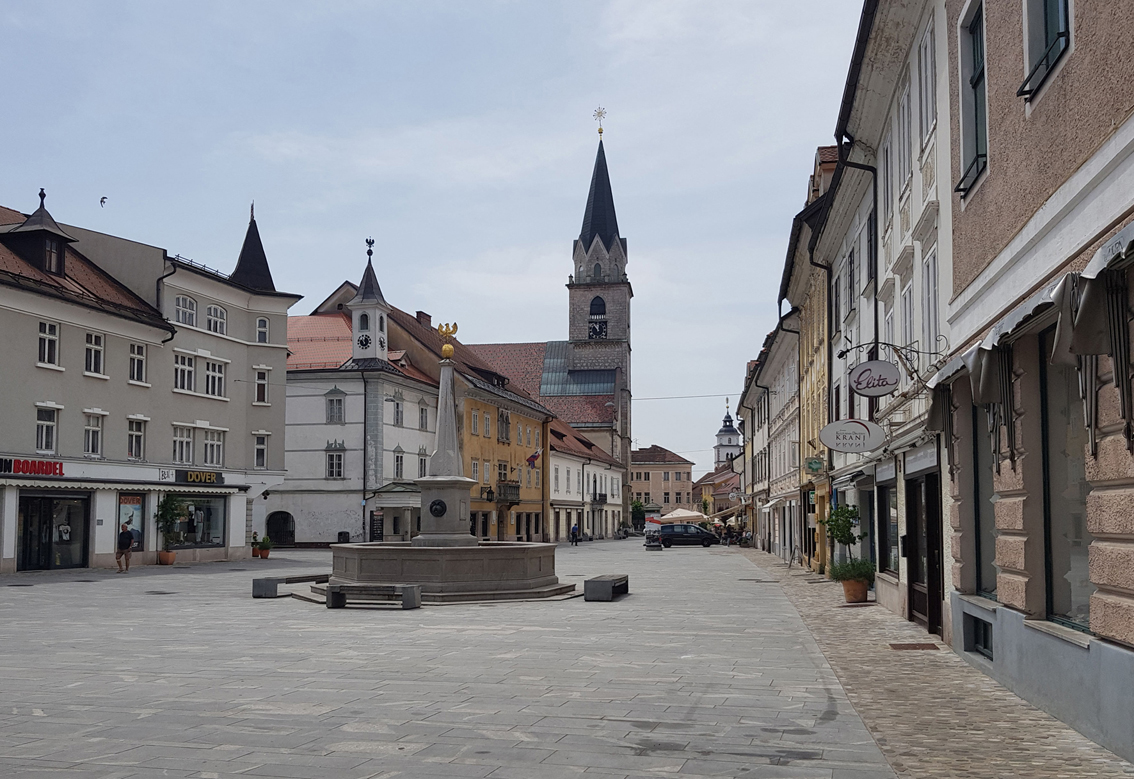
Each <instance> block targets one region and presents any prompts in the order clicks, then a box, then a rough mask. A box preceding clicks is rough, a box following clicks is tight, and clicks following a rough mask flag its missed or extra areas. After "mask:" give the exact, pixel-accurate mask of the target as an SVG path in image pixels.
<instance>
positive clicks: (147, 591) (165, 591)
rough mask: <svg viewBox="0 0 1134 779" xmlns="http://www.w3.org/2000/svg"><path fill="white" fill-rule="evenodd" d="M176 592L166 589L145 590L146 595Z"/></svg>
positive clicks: (172, 593)
mask: <svg viewBox="0 0 1134 779" xmlns="http://www.w3.org/2000/svg"><path fill="white" fill-rule="evenodd" d="M176 594H177V593H176V592H169V591H167V590H146V595H176Z"/></svg>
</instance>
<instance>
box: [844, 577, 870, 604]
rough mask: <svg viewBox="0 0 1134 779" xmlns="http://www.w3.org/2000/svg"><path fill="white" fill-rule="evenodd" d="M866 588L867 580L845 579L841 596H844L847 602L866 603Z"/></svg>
mask: <svg viewBox="0 0 1134 779" xmlns="http://www.w3.org/2000/svg"><path fill="white" fill-rule="evenodd" d="M866 588H867V582H864V581H855V580H852V581H845V582H843V597H844V598H846V600H847V603H866Z"/></svg>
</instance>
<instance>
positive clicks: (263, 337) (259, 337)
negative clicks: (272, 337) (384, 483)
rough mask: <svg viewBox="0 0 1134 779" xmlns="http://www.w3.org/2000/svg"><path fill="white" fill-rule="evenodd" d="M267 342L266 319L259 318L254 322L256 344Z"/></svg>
mask: <svg viewBox="0 0 1134 779" xmlns="http://www.w3.org/2000/svg"><path fill="white" fill-rule="evenodd" d="M267 342H268V318H267V317H263V316H262V317H260V318H258V319H257V320H256V343H258V344H266V343H267Z"/></svg>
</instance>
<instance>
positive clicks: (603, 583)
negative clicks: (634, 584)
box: [583, 573, 630, 600]
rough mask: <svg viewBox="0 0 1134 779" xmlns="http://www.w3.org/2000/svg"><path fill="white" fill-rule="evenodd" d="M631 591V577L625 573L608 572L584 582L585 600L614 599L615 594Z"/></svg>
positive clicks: (624, 593)
mask: <svg viewBox="0 0 1134 779" xmlns="http://www.w3.org/2000/svg"><path fill="white" fill-rule="evenodd" d="M629 592H630V577H629V576H628V575H627V574H624V573H608V574H605V575H603V576H596V577H594V578H593V579H587V580H586V581H585V582H583V600H614V596H615V595H626V594H628V593H629Z"/></svg>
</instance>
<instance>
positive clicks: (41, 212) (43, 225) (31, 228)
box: [11, 187, 76, 243]
mask: <svg viewBox="0 0 1134 779" xmlns="http://www.w3.org/2000/svg"><path fill="white" fill-rule="evenodd" d="M46 199H47V192H45V191H44V190H43V188H42V187H41V188H40V190H39V208H37V209H36V210H35V211H34V212H33V213H32V215H31V216H29V217H28V218H27V219H25V220H24V223H23V224H22V225H20V226H19V227H16V228H14V229H13V230H11V232H13V233H37V232H44V233H51V234H52V235H57V236H59V237H60V238H62V239H63V240H64V241H67V242H68V243H74V242H75V240H76V239H74V238H72V237H71V236H69V235H67V233H65V232H63V228H61V227H60V226H59V225H58V223H56V221H55V219H53V218H52V216H51V214H49V213H48V211H47V206H45V205H44V204H43V201H44V200H46Z"/></svg>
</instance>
